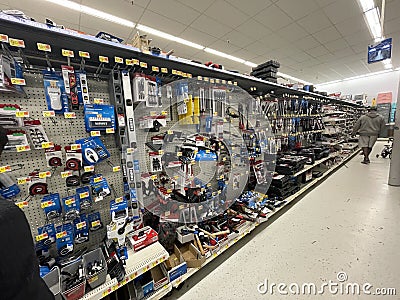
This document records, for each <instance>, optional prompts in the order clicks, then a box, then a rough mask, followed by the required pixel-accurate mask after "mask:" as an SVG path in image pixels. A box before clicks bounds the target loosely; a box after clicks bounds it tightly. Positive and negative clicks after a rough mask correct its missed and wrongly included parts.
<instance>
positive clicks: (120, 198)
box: [115, 197, 124, 203]
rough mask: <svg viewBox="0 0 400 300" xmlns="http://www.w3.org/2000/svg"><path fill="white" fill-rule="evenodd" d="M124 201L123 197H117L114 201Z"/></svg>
mask: <svg viewBox="0 0 400 300" xmlns="http://www.w3.org/2000/svg"><path fill="white" fill-rule="evenodd" d="M123 201H124V197H119V198H116V199H115V203H121V202H123Z"/></svg>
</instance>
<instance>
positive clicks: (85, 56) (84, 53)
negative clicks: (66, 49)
mask: <svg viewBox="0 0 400 300" xmlns="http://www.w3.org/2000/svg"><path fill="white" fill-rule="evenodd" d="M79 56H80V57H82V58H90V53H89V52H86V51H79Z"/></svg>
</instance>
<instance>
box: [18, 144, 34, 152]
mask: <svg viewBox="0 0 400 300" xmlns="http://www.w3.org/2000/svg"><path fill="white" fill-rule="evenodd" d="M15 148H17V152H24V151H30V150H31V146H29V145H19V146H15Z"/></svg>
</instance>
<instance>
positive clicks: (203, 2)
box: [0, 0, 400, 83]
mask: <svg viewBox="0 0 400 300" xmlns="http://www.w3.org/2000/svg"><path fill="white" fill-rule="evenodd" d="M73 1H75V2H79V3H81V4H83V5H86V6H89V7H92V8H96V9H98V10H102V11H105V12H108V13H110V14H112V15H116V16H118V17H121V18H124V19H128V20H131V21H132V22H135V23H140V24H143V25H147V26H149V27H152V28H155V29H158V30H161V31H164V32H166V33H169V34H172V35H175V36H178V37H181V38H183V39H186V40H189V41H191V42H194V43H198V44H201V45H203V46H206V47H210V48H213V49H216V50H219V51H222V52H225V53H227V54H231V55H233V56H236V57H240V58H243V59H245V60H248V61H251V62H254V63H262V62H265V61H267V60H270V59H276V60H278V61H280V62H281V69H280V71H281V72H283V73H286V74H289V75H292V76H295V77H298V78H301V79H303V80H306V81H309V82H313V83H321V82H327V81H332V80H338V79H343V78H348V77H353V76H357V75H362V74H365V73H369V72H376V71H381V70H383V69H384V68H383V64H382V63H376V64H372V65H368V64H367V62H366V56H367V46H368V45H369V44H372V43H373V39H372V37H371V34H370V33H369V30H368V27H367V24H366V23H365V21H364V18H363V14H362V12H361V9H360V7H359V5H358V1H357V0H301V1H299V0H247V1H245V0H133V1H130V0H113V1H106V0H103V1H97V0H73ZM10 8H12V9H19V10H22V11H24V12H25V13H26V14H27V15H29V16H31V17H33V18H35V19H36V20H37V21H39V22H43V21H44V19H45V18H46V17H48V18H50V19H52V20H53V21H55V22H56V23H58V24H63V25H64V26H66V27H69V28H73V29H78V30H81V31H84V32H86V33H89V34H96V33H97V32H99V31H106V32H109V33H112V34H115V35H116V36H119V37H121V38H123V39H124V40H125V41H126V42H130V41H131V40H132V37H133V35H134V33H135V32H136V30H132V28H128V27H124V26H121V25H118V24H114V23H111V22H108V21H105V20H102V19H98V18H96V17H93V16H89V15H85V14H80V13H78V12H75V11H72V10H69V9H67V8H64V7H61V6H57V5H55V4H52V3H49V2H47V1H45V0H34V1H32V0H12V1H5V0H0V9H10ZM384 32H385V35H386V37H393V38H394V39H393V42H394V46H393V51H394V52H393V59H392V60H393V66H394V67H395V68H397V67H399V66H400V41H399V39H398V38H397V37H398V36H400V1H399V0H387V1H386V16H385V25H384ZM152 38H153V43H152V45H154V46H158V47H160V48H162V49H163V50H167V51H168V50H169V49H174V50H175V55H177V56H181V57H185V58H189V59H193V60H197V61H201V62H206V61H213V62H217V63H220V64H223V65H224V66H225V68H226V69H231V70H238V71H240V72H246V73H248V72H249V71H250V68H249V67H248V66H246V65H244V64H240V63H236V62H233V61H230V60H226V59H224V58H220V57H216V56H214V55H212V54H209V53H206V52H204V51H202V50H196V49H193V48H190V47H187V46H184V45H181V44H178V43H175V42H171V41H168V40H165V39H162V38H159V37H152Z"/></svg>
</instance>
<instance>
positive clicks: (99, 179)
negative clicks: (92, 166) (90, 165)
mask: <svg viewBox="0 0 400 300" xmlns="http://www.w3.org/2000/svg"><path fill="white" fill-rule="evenodd" d="M102 180H103V176H98V177H95V178H93V182H94V183H99V182H100V181H102Z"/></svg>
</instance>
